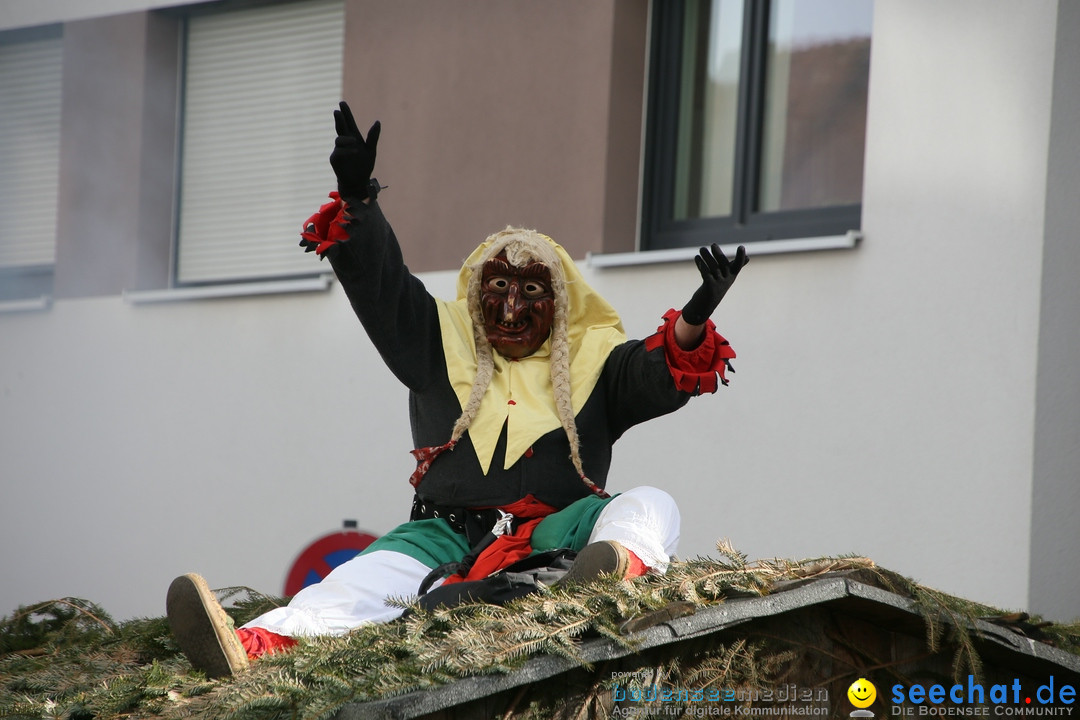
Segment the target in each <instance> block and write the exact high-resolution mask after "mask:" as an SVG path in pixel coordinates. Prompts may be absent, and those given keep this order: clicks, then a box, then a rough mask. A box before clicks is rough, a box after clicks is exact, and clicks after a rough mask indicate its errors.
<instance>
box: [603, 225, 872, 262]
mask: <svg viewBox="0 0 1080 720" xmlns="http://www.w3.org/2000/svg"><path fill="white" fill-rule="evenodd" d="M860 240H862V233H861V232H860V231H858V230H848V231H847V233H845V234H843V235H828V236H825V237H812V238H792V239H789V240H767V241H763V242H755V243H753V244H752V245H750V246H749V247H748V251H747V255H750V256H756V255H775V254H779V253H795V252H813V251H816V250H850V249H852V248H854V247H855V246H856V245H857V244H858V243H859V241H860ZM720 249H721V250H723V251H724V253H725V254H727V255H729V256H730V255H733V254H734V253H735V251H736V250H737V249H738V246H737V245H721V246H720ZM699 251H700V248H696V247H684V248H672V249H670V250H641V251H639V252H624V253H587V254H586V256H585V262H586V264H587V265H588V266H589V267H593V268H615V267H628V266H631V265H651V264H655V263H667V262H682V261H685V260H690V259H692V258H693V257H694V256H695V255H697V254H698V252H699Z"/></svg>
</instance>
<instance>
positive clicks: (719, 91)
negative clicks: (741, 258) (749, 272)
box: [642, 0, 873, 250]
mask: <svg viewBox="0 0 1080 720" xmlns="http://www.w3.org/2000/svg"><path fill="white" fill-rule="evenodd" d="M872 10H873V4H872V0H687V1H686V2H657V3H654V15H653V31H652V32H653V48H652V63H651V70H650V73H651V74H650V97H649V118H648V126H647V140H646V150H645V182H644V199H643V200H644V201H643V212H644V218H643V223H642V235H643V237H642V240H643V242H642V246H643V249H646V250H659V249H668V248H677V247H686V246H698V245H704V244H707V243H710V242H719V243H721V244H734V243H752V242H759V241H767V240H776V239H785V238H808V237H818V236H830V235H843V234H845V233H846V232H847V231H849V230H857V229H858V228H859V221H860V209H861V206H860V203H861V198H862V168H863V150H864V145H865V136H866V97H867V86H868V81H869V68H870V26H871V16H872Z"/></svg>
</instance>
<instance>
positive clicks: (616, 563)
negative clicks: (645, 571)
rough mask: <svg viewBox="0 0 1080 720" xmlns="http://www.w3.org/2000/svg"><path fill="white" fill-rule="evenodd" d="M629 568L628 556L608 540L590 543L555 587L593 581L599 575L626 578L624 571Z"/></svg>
mask: <svg viewBox="0 0 1080 720" xmlns="http://www.w3.org/2000/svg"><path fill="white" fill-rule="evenodd" d="M629 567H630V554H629V552H628V551H627V550H626V549H625V548H624V547H622V546H621V545H617V544H615V543H614V542H612V541H610V540H602V541H600V542H594V543H590V544H589V545H586V546H585V547H584V549H582V551H581V552H579V553H578V555H577V557H576V558H574V564H573V565H571V566H570V570H568V571H567V573H566V575H564V576H563V577H562V578H561V579H560V580H559V581H558V582H556V583H555V584H556V586H563V585H567V584H570V583H583V582H588V581H589V580H595V579H596V578H598V577H600V576H601V575H617V576H618V577H620V578H622V577H625V576H626V570H627V568H629Z"/></svg>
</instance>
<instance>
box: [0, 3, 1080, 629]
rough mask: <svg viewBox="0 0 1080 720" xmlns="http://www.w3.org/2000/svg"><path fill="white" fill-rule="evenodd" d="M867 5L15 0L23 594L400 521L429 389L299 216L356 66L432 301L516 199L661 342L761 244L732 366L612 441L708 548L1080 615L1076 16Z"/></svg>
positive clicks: (9, 515)
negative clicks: (399, 368)
mask: <svg viewBox="0 0 1080 720" xmlns="http://www.w3.org/2000/svg"><path fill="white" fill-rule="evenodd" d="M800 1H801V0H800ZM672 6H674V7H676V8H677V10H675V11H673V10H672V9H671V7H672ZM868 6H869V0H867V2H854V3H848V4H846V5H845V4H844V3H840V2H839V0H837V2H836V3H830V2H825V3H823V4H822V5H820V6H819V7H818V8H817V9H815V10H814V13H811V14H810V15H809V16H806V15H805V10H804V11H802V12H804V16H803V17H802V18H799V17H798V16H796V15H794V14H793V13H794V12H795V10H793V6H792V5H791V3H785V2H782V0H774V2H773V3H769V4H766V3H758V2H754V1H753V0H750V1H749V2H747V3H745V4H744V3H742V2H738V3H733V2H723V1H721V0H717V1H716V2H711V3H686V4H682V3H656V1H655V0H654V2H653V3H650V2H648V1H647V0H597V1H596V2H589V3H580V2H571V1H570V0H566V1H565V2H547V3H531V2H525V1H524V0H521V1H518V0H509V1H506V0H503V1H499V0H453V2H444V3H435V2H423V1H421V0H302V1H300V2H246V1H245V2H240V1H237V2H214V3H198V2H187V3H186V2H177V1H176V0H172V2H156V1H153V0H110V1H106V0H96V1H95V2H92V3H86V2H77V1H76V0H66V1H65V0H59V1H57V2H53V3H41V2H38V0H7V1H6V2H5V3H4V7H3V8H2V9H0V105H2V106H3V108H0V118H4V119H5V122H4V123H3V124H2V125H0V153H2V154H0V157H2V158H4V161H3V165H4V167H3V168H2V169H0V187H3V188H4V190H5V191H4V195H5V197H6V200H4V201H0V311H2V312H0V338H2V348H0V389H2V395H0V398H2V399H0V487H2V491H0V492H2V498H3V501H2V502H0V547H3V548H4V549H3V555H2V558H3V559H2V573H0V576H2V577H3V582H2V583H0V613H6V612H10V611H11V610H13V609H14V608H15V607H16V606H17V605H18V604H20V603H31V602H35V601H38V600H44V599H49V598H54V597H63V596H67V595H75V596H80V597H86V598H89V599H92V600H94V601H95V602H99V603H101V604H102V605H103V606H104V607H105V608H106V609H108V610H110V611H112V612H114V613H115V614H116V615H117V616H119V617H127V616H134V615H156V614H160V613H161V612H162V611H163V597H164V590H165V588H166V587H167V585H168V582H169V580H170V579H171V578H172V577H173V576H175V575H177V574H180V573H182V572H187V571H192V570H195V571H199V572H202V573H203V574H204V575H205V576H206V577H207V578H208V580H209V582H210V583H211V585H212V586H215V587H221V586H226V585H248V586H251V587H254V588H257V589H261V590H264V591H267V592H280V591H281V584H282V581H283V579H284V576H285V573H286V571H287V569H288V566H289V564H290V562H291V561H292V559H293V558H294V557H295V556H296V555H297V554H298V553H299V552H300V550H301V549H302V548H303V547H304V546H305V545H306V544H307V543H309V542H310V541H311V540H312V539H313V538H315V537H317V536H319V535H321V534H323V533H325V532H327V531H330V530H333V529H335V528H337V527H339V526H340V524H341V521H342V520H343V519H346V518H348V519H355V520H357V522H358V524H359V526H360V528H361V529H364V530H367V531H369V532H373V533H376V534H378V533H381V532H385V531H386V530H388V529H390V528H391V527H393V526H394V525H395V524H397V523H399V522H401V521H403V520H405V519H406V517H407V513H408V507H409V501H410V496H411V488H410V487H409V485H408V484H407V482H406V479H407V478H408V476H409V474H410V473H411V471H412V458H411V456H410V455H409V452H408V451H409V450H410V449H411V447H410V443H409V433H408V418H407V410H406V393H405V390H404V389H403V388H401V387H400V386H399V385H398V384H397V382H396V381H395V380H394V378H393V377H392V376H391V375H390V374H389V372H388V371H387V370H386V369H385V368H384V367H383V365H382V363H381V360H380V359H379V357H378V355H377V354H376V353H375V352H374V350H373V349H372V348H371V346H370V344H369V343H368V341H367V339H366V337H365V336H364V333H363V331H362V329H361V328H360V326H359V324H358V323H357V322H356V320H355V318H354V317H353V316H352V313H351V310H350V308H349V306H348V302H347V301H346V299H345V298H344V295H343V293H342V292H341V290H340V287H338V286H337V285H336V284H335V283H334V282H333V281H332V279H330V278H329V276H328V267H327V265H326V264H325V263H320V262H319V261H318V260H316V259H315V257H314V256H311V255H304V254H303V253H302V252H300V249H299V247H297V243H298V240H299V237H298V232H299V225H300V223H301V222H302V221H303V219H304V218H306V217H307V215H308V214H309V213H310V212H312V211H314V210H315V209H316V208H317V207H318V206H319V204H320V203H321V202H322V201H323V200H324V199H325V197H326V193H327V192H328V191H329V190H331V189H332V188H333V175H332V173H331V171H330V168H329V166H328V164H327V163H326V162H325V161H326V157H327V156H328V154H329V151H330V148H331V147H332V144H333V124H332V118H331V111H332V110H333V109H334V107H335V103H336V102H337V100H338V99H340V98H344V99H347V100H348V101H349V102H350V104H351V106H352V107H353V109H354V111H355V112H356V114H357V116H358V121H359V122H360V124H361V125H362V126H363V127H367V124H370V123H371V122H373V121H374V120H376V119H379V120H381V122H382V124H383V132H382V138H381V140H380V143H379V160H378V166H377V171H376V174H377V176H378V177H379V179H380V180H381V181H382V182H383V184H385V185H387V186H388V187H387V189H386V190H385V191H384V192H383V194H382V196H381V197H380V202H381V204H382V205H383V207H384V210H385V212H386V214H387V216H388V218H389V219H390V221H391V222H392V223H393V225H394V227H395V230H396V231H397V234H398V236H399V238H400V239H401V241H402V245H403V251H404V253H405V257H406V261H407V263H408V264H409V266H410V267H411V268H412V269H413V270H414V271H415V272H417V273H418V274H419V275H420V277H421V278H422V279H423V280H424V281H425V283H426V284H427V285H428V287H429V289H431V291H432V292H433V294H436V295H439V296H444V297H445V296H448V295H450V294H452V293H453V291H454V282H455V279H456V274H457V273H456V269H457V267H458V265H459V264H460V262H461V260H462V259H463V258H464V257H465V256H466V255H467V254H468V252H469V251H470V250H471V249H472V248H473V247H475V245H476V244H477V243H478V242H480V241H481V240H483V239H484V238H485V237H486V236H487V235H488V234H490V233H492V232H495V231H497V230H499V229H501V228H502V227H505V226H506V225H507V224H514V225H524V226H530V227H535V228H537V229H539V230H541V231H542V232H545V233H547V234H549V235H551V236H552V237H554V238H555V239H556V240H558V241H559V242H561V243H562V244H563V245H564V246H566V247H567V249H568V250H569V251H570V252H571V254H572V255H573V256H574V257H576V258H581V259H582V265H583V268H584V272H585V273H586V276H587V277H588V279H589V281H590V282H591V283H593V284H594V285H595V286H596V287H597V289H599V290H600V291H601V292H602V293H603V294H604V295H605V296H606V297H608V299H609V300H610V301H611V302H612V304H613V305H615V307H617V308H618V309H619V310H620V312H621V313H622V314H623V318H624V323H625V325H626V328H627V331H628V332H629V334H631V335H632V336H637V337H641V336H643V335H645V334H648V333H650V332H652V330H653V329H654V328H655V327H656V326H657V325H658V324H659V319H660V316H661V315H662V314H663V312H664V311H665V310H667V309H668V308H669V307H681V305H682V303H684V302H685V301H686V299H687V298H688V297H689V295H690V293H691V292H692V291H693V289H694V288H695V287H696V285H697V282H698V277H697V273H696V270H695V269H694V266H693V263H692V262H690V260H689V258H690V257H691V256H692V254H693V250H692V248H693V247H694V246H695V244H698V243H704V242H712V241H713V240H717V241H719V242H722V243H724V244H726V245H727V244H733V243H737V242H746V243H747V244H748V247H749V249H750V254H751V257H752V261H751V264H750V265H749V266H748V268H747V269H746V271H745V275H743V276H742V277H740V279H739V281H738V283H737V284H736V286H735V288H734V289H733V290H732V292H731V294H730V295H729V296H728V297H727V298H725V300H724V303H723V304H722V305H721V307H720V309H719V310H718V312H717V314H716V315H715V316H714V319H715V320H716V322H717V324H718V326H719V328H720V331H721V332H722V333H723V334H724V335H725V336H726V337H728V338H729V339H730V340H731V342H732V344H733V346H734V347H735V349H736V351H737V352H738V354H739V357H738V359H737V360H736V361H735V363H734V364H735V368H736V370H737V373H736V374H735V375H734V376H732V383H731V386H730V387H728V388H722V389H721V391H720V392H719V393H717V395H716V396H714V397H705V398H699V399H696V400H695V401H693V402H692V403H691V405H690V406H689V407H688V408H686V409H684V410H683V411H681V412H680V413H677V414H676V415H673V416H671V417H666V418H662V419H659V420H657V421H654V422H652V423H649V424H647V425H644V426H641V427H639V428H635V429H634V430H632V431H631V432H630V433H628V434H627V436H626V437H625V438H624V439H623V440H622V441H621V442H620V443H619V444H618V445H617V446H616V451H615V455H616V460H615V464H614V465H613V467H612V473H611V481H610V487H611V488H612V489H615V490H619V489H626V488H629V487H632V486H634V485H640V484H655V485H659V486H661V487H664V488H666V489H667V490H669V491H670V492H671V493H672V494H673V495H674V496H675V497H676V499H677V500H678V501H679V503H680V506H681V508H682V512H683V524H684V527H683V538H682V545H681V554H682V555H683V556H684V557H692V556H695V555H704V554H712V553H713V552H714V550H713V544H714V542H715V540H717V539H718V538H721V537H728V538H731V539H732V541H733V543H734V545H735V546H736V547H738V548H740V549H741V550H742V551H743V552H745V553H747V554H748V555H750V556H751V557H773V556H781V557H808V556H818V555H836V554H843V553H859V554H863V555H867V556H869V557H872V558H873V559H874V560H875V561H876V562H877V563H878V564H880V565H882V566H885V567H888V568H890V569H893V570H896V571H898V572H900V573H902V574H905V575H908V576H910V577H912V578H914V579H916V580H918V581H920V582H922V583H924V584H928V585H931V586H935V587H938V588H940V589H942V590H944V591H946V592H950V593H953V594H957V595H963V596H965V597H968V598H970V599H973V600H978V601H982V602H985V603H988V604H992V605H997V606H1000V607H1004V608H1023V609H1028V610H1030V611H1032V612H1036V613H1042V614H1045V615H1046V616H1048V617H1050V618H1052V619H1057V620H1067V619H1072V618H1074V617H1076V616H1080V600H1078V599H1077V598H1080V572H1077V570H1078V568H1077V562H1076V560H1075V559H1074V555H1075V554H1076V552H1077V551H1080V524H1078V523H1076V522H1075V520H1074V519H1073V516H1074V514H1075V513H1076V512H1077V511H1080V470H1078V468H1080V382H1078V381H1077V373H1076V371H1075V369H1074V363H1073V360H1074V358H1076V357H1080V289H1078V284H1077V283H1076V281H1075V278H1076V277H1077V276H1078V275H1080V242H1078V240H1077V229H1078V228H1080V202H1078V198H1077V188H1078V187H1080V122H1077V118H1078V117H1080V105H1078V104H1080V100H1078V98H1080V56H1078V50H1077V49H1076V48H1077V44H1076V43H1075V42H1074V41H1072V40H1070V38H1075V37H1076V36H1077V35H1078V34H1080V6H1078V5H1077V4H1076V3H1071V2H1068V0H1035V1H1033V2H1024V3H1018V2H1008V1H1006V0H995V1H993V2H985V1H983V0H949V1H948V2H944V3H942V2H930V1H929V0H925V1H924V0H876V1H875V2H873V4H872V8H869V9H868ZM833 11H835V12H836V13H838V14H836V15H835V16H834V17H832V19H831V20H830V22H831V23H833V24H831V25H830V24H829V23H825V26H826V28H828V27H833V28H835V27H840V28H846V30H845V32H846V33H847V34H844V33H840V34H839V35H837V36H836V37H834V38H832V39H831V40H829V41H827V42H810V41H806V42H793V43H791V44H790V46H789V47H788V50H783V49H782V48H781V44H779V43H777V42H775V41H776V40H777V39H782V38H783V37H789V38H798V37H799V35H798V32H796V31H795V30H792V29H791V27H788V26H786V25H785V24H784V21H785V18H786V19H787V20H789V21H791V23H794V25H793V26H792V27H796V29H797V28H798V27H804V26H805V27H808V28H810V29H811V30H813V29H814V28H817V25H816V24H815V23H816V20H817V19H818V18H819V17H823V16H825V15H827V14H828V13H829V12H833ZM695 13H696V14H695ZM733 13H734V15H733ZM815 13H817V14H815ZM854 16H859V17H862V18H868V19H867V20H865V22H870V23H872V25H870V26H869V27H871V31H870V33H869V37H868V38H866V37H864V35H863V34H860V33H861V32H862V31H861V30H860V29H859V28H861V27H864V26H862V25H858V24H855V25H852V26H851V27H850V28H849V27H848V26H847V25H845V22H846V20H845V19H846V18H849V17H854ZM800 22H802V23H805V25H799V23H800ZM732 28H734V29H732ZM807 32H808V33H809V34H808V35H806V38H811V39H812V38H813V37H816V36H814V35H813V33H812V32H810V31H809V30H808V31H807ZM815 32H816V30H815ZM784 33H787V35H786V36H785V35H784ZM695 38H696V39H697V40H696V41H697V42H700V44H701V45H700V52H697V51H695V52H691V50H690V48H697V47H698V46H697V45H694V44H693V42H694V41H695V40H694V39H695ZM804 39H805V38H804ZM725 42H726V43H729V45H730V44H731V43H734V45H733V46H732V47H734V48H735V49H734V50H730V48H729V47H728V46H726V45H724V43H725ZM725 48H728V49H729V50H730V52H728V51H727V50H725ZM754 48H758V49H756V50H755V49H754ZM778 48H781V49H779V50H778ZM725 53H727V54H725ZM860 53H861V54H860ZM695 63H696V64H695ZM732 63H734V65H732ZM732 67H735V69H734V70H732V69H731V68H732ZM260 71H261V75H260ZM781 71H782V72H781ZM695 72H697V73H698V75H695V74H694V73H695ZM755 72H757V75H755V74H754V73H755ZM830 72H831V74H830ZM822 73H824V75H822ZM263 76H265V78H264V82H262V84H260V82H257V81H256V78H258V77H263ZM822 77H824V78H825V79H824V80H822V79H821V78H822ZM266 78H268V79H266ZM695 78H697V79H695ZM701 78H705V79H704V80H702V79H701ZM725 78H726V80H725ZM754 78H759V79H758V80H755V79H754ZM830 78H831V79H830ZM837 78H839V79H837ZM841 81H842V82H841ZM725 82H726V83H728V86H725ZM695 83H698V84H695ZM731 83H734V84H733V85H732V84H731ZM777 87H783V88H785V91H784V92H783V93H779V94H776V95H772V94H770V92H771V90H770V89H775V88H777ZM692 88H696V89H697V90H696V91H695V90H693V89H692ZM759 91H760V92H759ZM694 92H698V93H699V94H698V95H695V94H694ZM755 93H757V94H755ZM688 98H696V100H694V101H693V102H691V101H690V100H688ZM776 98H780V100H777V99H776ZM781 100H782V102H781ZM680 103H681V104H680ZM807 104H809V105H811V106H813V108H816V109H815V110H813V111H807V112H805V113H804V112H803V111H802V110H800V108H803V107H805V106H807ZM690 107H692V108H694V110H693V112H690V111H689V110H687V108H690ZM777 107H780V108H781V111H780V112H779V113H777V112H776V108H777ZM727 112H730V113H731V117H733V118H736V119H735V120H732V121H730V123H729V125H728V126H724V124H723V121H722V120H717V119H716V118H722V117H723V115H724V113H727ZM4 113H7V114H6V115H5V114H4ZM694 113H696V114H694ZM27 118H29V120H28V119H27ZM687 118H690V120H686V119H687ZM694 118H696V120H694ZM800 118H803V119H805V118H811V119H816V120H817V121H818V124H819V126H820V127H818V129H817V130H815V131H814V132H810V131H809V130H807V127H808V126H807V124H806V123H805V122H801V123H800V122H796V121H797V120H799V119H800ZM683 120H686V122H683ZM695 123H696V124H695ZM724 127H729V130H730V132H729V135H728V136H724V135H723V132H726V131H724V130H723V128H724ZM777 128H780V129H779V130H778V129H777ZM770 138H780V139H779V140H776V141H775V142H774V140H771V139H770ZM725 163H727V164H725ZM717 168H720V169H719V170H718V169H717ZM731 178H734V180H733V181H731ZM732 182H733V185H732V184H731V183H732ZM725 183H727V184H725ZM718 188H719V189H718ZM717 198H720V199H719V200H717ZM726 198H731V199H732V202H731V204H730V205H727V204H725V203H727V199H726ZM716 203H719V206H717V205H716ZM740 213H742V214H740ZM688 248H689V249H688Z"/></svg>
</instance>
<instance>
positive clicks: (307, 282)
mask: <svg viewBox="0 0 1080 720" xmlns="http://www.w3.org/2000/svg"><path fill="white" fill-rule="evenodd" d="M333 277H334V276H333V275H331V274H329V273H327V274H324V275H319V276H316V277H309V278H293V279H289V280H266V281H262V282H250V283H230V284H224V285H198V286H193V287H174V288H164V289H162V290H125V291H124V302H126V303H130V304H132V305H149V304H152V303H166V302H183V301H187V300H209V299H215V298H227V297H244V296H250V295H277V294H281V293H295V292H316V291H325V290H328V289H329V288H330V283H331V282H332V281H333Z"/></svg>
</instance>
